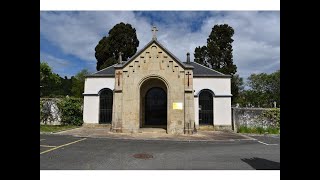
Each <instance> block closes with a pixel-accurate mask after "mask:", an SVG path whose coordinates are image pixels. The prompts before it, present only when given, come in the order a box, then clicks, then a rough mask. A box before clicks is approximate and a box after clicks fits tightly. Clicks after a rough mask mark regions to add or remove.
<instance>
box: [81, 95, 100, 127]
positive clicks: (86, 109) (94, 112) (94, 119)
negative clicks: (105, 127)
mask: <svg viewBox="0 0 320 180" xmlns="http://www.w3.org/2000/svg"><path fill="white" fill-rule="evenodd" d="M83 122H84V123H96V124H98V123H99V96H84V106H83Z"/></svg>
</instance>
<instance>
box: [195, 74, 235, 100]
mask: <svg viewBox="0 0 320 180" xmlns="http://www.w3.org/2000/svg"><path fill="white" fill-rule="evenodd" d="M193 89H194V90H195V92H194V94H195V95H198V94H199V92H200V91H201V90H202V89H210V90H211V91H213V92H214V94H215V95H216V96H219V95H231V79H229V78H198V77H193Z"/></svg>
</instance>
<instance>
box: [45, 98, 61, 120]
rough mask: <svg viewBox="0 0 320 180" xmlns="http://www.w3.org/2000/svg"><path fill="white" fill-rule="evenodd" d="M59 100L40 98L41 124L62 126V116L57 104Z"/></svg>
mask: <svg viewBox="0 0 320 180" xmlns="http://www.w3.org/2000/svg"><path fill="white" fill-rule="evenodd" d="M58 101H59V99H58V98H40V107H41V105H42V107H41V108H40V124H47V125H60V124H61V115H60V113H59V108H58V105H57V102H58Z"/></svg>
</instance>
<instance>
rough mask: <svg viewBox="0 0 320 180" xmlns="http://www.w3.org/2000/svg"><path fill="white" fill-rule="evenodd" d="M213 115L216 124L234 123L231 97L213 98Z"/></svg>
mask: <svg viewBox="0 0 320 180" xmlns="http://www.w3.org/2000/svg"><path fill="white" fill-rule="evenodd" d="M213 116H214V117H213V124H214V125H230V126H231V125H232V122H231V98H230V97H214V98H213Z"/></svg>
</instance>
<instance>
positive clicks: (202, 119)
mask: <svg viewBox="0 0 320 180" xmlns="http://www.w3.org/2000/svg"><path fill="white" fill-rule="evenodd" d="M199 125H213V96H212V93H211V92H210V91H208V90H203V91H201V92H200V94H199Z"/></svg>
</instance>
